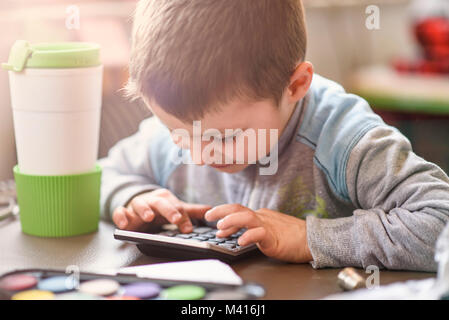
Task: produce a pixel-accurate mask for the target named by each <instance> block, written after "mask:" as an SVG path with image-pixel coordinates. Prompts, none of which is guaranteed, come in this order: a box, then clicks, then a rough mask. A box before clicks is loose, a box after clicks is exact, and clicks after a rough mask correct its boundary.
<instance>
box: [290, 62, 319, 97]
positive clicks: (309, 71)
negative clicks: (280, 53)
mask: <svg viewBox="0 0 449 320" xmlns="http://www.w3.org/2000/svg"><path fill="white" fill-rule="evenodd" d="M312 78H313V65H312V64H311V63H310V62H308V61H304V62H301V63H300V64H299V65H297V67H296V69H295V71H294V72H293V74H292V76H291V77H290V84H289V85H288V88H287V94H288V99H289V102H290V103H293V102H297V101H299V100H300V99H302V98H304V96H305V95H306V93H307V91H308V90H309V88H310V85H311V83H312Z"/></svg>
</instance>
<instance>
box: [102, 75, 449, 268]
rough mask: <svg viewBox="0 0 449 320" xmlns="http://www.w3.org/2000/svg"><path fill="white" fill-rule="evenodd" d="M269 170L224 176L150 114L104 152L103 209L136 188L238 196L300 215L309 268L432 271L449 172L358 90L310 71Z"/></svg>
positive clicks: (448, 195) (225, 198)
mask: <svg viewBox="0 0 449 320" xmlns="http://www.w3.org/2000/svg"><path fill="white" fill-rule="evenodd" d="M277 148H278V149H277V150H278V162H277V165H278V167H277V171H276V173H275V174H274V175H263V174H260V172H261V171H260V169H261V167H262V166H263V165H262V164H261V163H259V162H256V163H254V164H251V165H249V166H248V167H247V168H246V169H244V170H242V171H240V172H238V173H234V174H228V173H223V172H219V171H217V170H215V169H213V168H211V167H208V166H196V165H193V164H184V163H183V162H180V161H177V160H179V156H180V154H181V153H183V156H189V154H188V151H187V154H186V152H185V151H182V150H181V149H180V148H179V147H177V146H176V145H175V144H174V143H173V141H172V140H171V138H170V134H169V131H168V129H167V128H166V127H165V126H163V125H162V124H161V123H160V122H159V121H158V119H157V118H156V117H151V118H148V119H145V120H143V121H142V123H141V124H140V126H139V130H138V132H137V133H135V134H134V135H132V136H130V137H128V138H125V139H123V140H121V141H119V142H118V143H117V144H116V145H115V146H114V147H113V148H111V150H110V151H109V153H108V156H107V157H105V158H103V159H100V164H101V166H102V168H103V174H102V187H101V212H102V216H103V217H104V218H106V219H109V220H110V219H111V215H112V212H113V211H114V209H115V208H117V207H118V206H125V205H126V204H127V203H128V202H129V201H130V200H131V199H132V198H133V197H135V196H136V195H138V194H140V193H143V192H148V191H151V190H155V189H157V188H167V189H169V190H170V191H172V192H173V193H174V194H175V195H176V196H177V197H178V198H179V199H181V200H183V201H186V202H191V203H202V204H208V205H211V206H216V205H220V204H226V203H239V204H242V205H244V206H246V207H248V208H250V209H253V210H257V209H260V208H268V209H271V210H276V211H279V212H282V213H285V214H288V215H292V216H295V217H298V218H301V219H306V223H307V241H308V244H309V247H310V251H311V253H312V256H313V261H312V262H311V264H312V266H313V267H314V268H323V267H345V266H355V267H362V268H366V267H367V266H369V265H375V266H377V267H379V268H388V269H402V270H422V271H436V269H437V264H436V262H435V261H434V252H435V243H436V240H437V238H438V236H439V234H440V233H441V231H442V230H443V228H444V226H445V224H446V222H447V221H448V219H449V179H448V176H447V175H446V174H445V173H444V172H443V171H442V170H441V169H440V168H439V167H438V166H437V165H435V164H432V163H430V162H427V161H425V160H424V159H422V158H420V157H419V156H417V155H416V154H415V153H413V151H412V148H411V145H410V142H409V141H408V140H407V138H405V137H404V136H403V135H402V134H401V133H400V132H399V131H398V130H397V129H395V128H393V127H391V126H388V125H386V124H385V123H384V122H383V121H382V119H381V118H380V117H379V116H378V115H376V114H375V113H373V111H372V110H371V109H370V107H369V105H368V103H367V102H366V101H365V100H363V99H362V98H360V97H358V96H356V95H352V94H348V93H346V92H345V91H344V89H343V88H342V87H341V86H340V85H338V84H336V83H335V82H332V81H330V80H328V79H325V78H323V77H321V76H319V75H317V74H315V75H314V78H313V81H312V85H311V88H310V90H309V91H308V93H307V95H306V96H305V97H304V98H303V99H302V100H300V101H299V102H298V104H297V105H296V107H295V110H294V112H293V114H292V116H291V118H290V120H289V122H288V123H287V126H286V128H285V129H284V131H283V132H282V135H281V136H280V138H279V141H278V144H277Z"/></svg>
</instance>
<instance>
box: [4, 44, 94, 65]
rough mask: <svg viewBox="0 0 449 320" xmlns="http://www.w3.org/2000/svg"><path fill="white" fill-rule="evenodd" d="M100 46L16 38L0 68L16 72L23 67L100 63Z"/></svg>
mask: <svg viewBox="0 0 449 320" xmlns="http://www.w3.org/2000/svg"><path fill="white" fill-rule="evenodd" d="M100 64H101V62H100V46H99V45H98V44H96V43H92V42H43V43H37V44H33V45H32V44H30V43H29V42H28V41H25V40H17V41H16V42H15V43H14V45H13V46H12V48H11V51H10V53H9V59H8V62H7V63H2V68H3V69H6V70H12V71H16V72H20V71H22V70H23V69H24V68H83V67H93V66H98V65H100Z"/></svg>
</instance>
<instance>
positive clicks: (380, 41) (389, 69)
mask: <svg viewBox="0 0 449 320" xmlns="http://www.w3.org/2000/svg"><path fill="white" fill-rule="evenodd" d="M135 3H136V1H135V0H116V1H112V0H78V1H75V0H1V1H0V30H1V38H0V62H6V61H7V60H8V54H9V49H10V48H11V46H12V44H13V43H14V41H15V40H17V39H24V40H28V41H30V42H45V41H93V42H97V43H99V44H100V45H101V46H102V51H101V55H102V61H103V63H104V66H105V69H104V70H105V72H104V88H103V106H102V119H101V136H100V148H99V157H103V156H105V155H106V154H107V151H108V150H109V148H110V147H111V146H112V145H114V144H115V143H116V142H117V141H118V140H120V139H122V138H123V137H126V136H129V135H130V134H132V133H134V132H135V131H136V130H137V127H138V124H139V123H140V121H142V119H144V118H146V117H148V116H150V115H151V114H150V112H149V111H148V110H147V109H146V108H145V107H144V106H143V105H142V104H141V103H140V102H135V103H130V102H128V101H125V100H124V99H123V98H122V97H121V94H120V92H119V91H118V90H119V89H120V88H121V87H122V86H123V85H124V83H125V82H126V79H127V77H128V75H127V63H128V56H129V46H130V42H129V41H130V32H131V24H132V19H131V17H132V13H133V10H134V8H135ZM304 4H305V7H306V18H307V26H308V48H307V59H308V60H309V61H311V62H312V63H313V64H314V66H315V70H316V72H317V73H319V74H321V75H323V76H325V77H328V78H330V79H332V80H335V81H337V82H340V83H341V84H343V85H344V87H345V89H346V90H347V91H349V92H353V93H357V94H359V95H361V96H362V97H364V98H365V99H367V100H368V101H369V102H370V104H371V106H372V107H373V109H374V110H375V112H377V113H379V114H380V115H381V116H382V117H383V118H384V120H385V121H386V122H387V123H389V124H392V125H395V126H396V127H398V128H399V129H400V130H401V131H402V132H403V133H404V134H405V135H406V136H407V137H408V138H409V139H410V140H411V142H412V144H413V147H414V150H415V152H416V153H417V154H418V155H420V156H422V157H423V158H425V159H427V160H429V161H433V162H435V163H437V164H438V165H439V166H440V167H442V168H443V169H444V170H446V172H449V9H448V6H449V0H416V1H407V0H384V1H375V0H371V1H362V0H357V1H355V0H354V1H349V0H347V1H344V0H339V1H337V0H304ZM77 16H79V20H76V17H77ZM0 120H1V123H0V180H4V179H10V178H12V176H13V175H12V167H13V166H14V165H15V164H16V161H17V160H16V153H15V145H14V130H13V120H12V112H11V106H10V100H9V86H8V74H7V72H6V71H4V70H0Z"/></svg>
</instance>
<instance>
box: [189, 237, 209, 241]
mask: <svg viewBox="0 0 449 320" xmlns="http://www.w3.org/2000/svg"><path fill="white" fill-rule="evenodd" d="M192 239H195V240H200V241H206V240H207V239H209V238H207V237H202V236H196V237H193V238H192Z"/></svg>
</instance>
